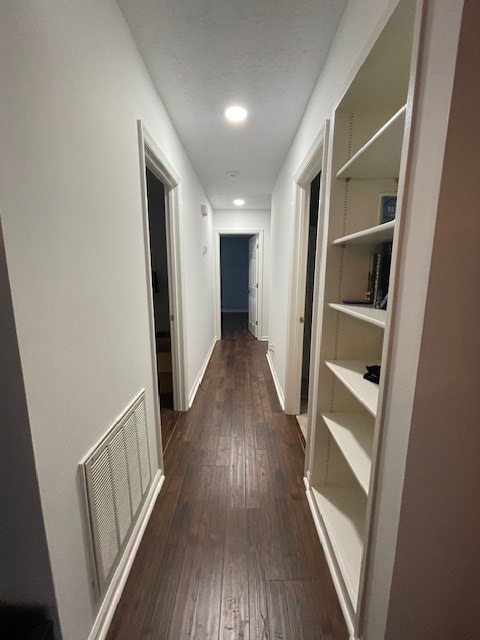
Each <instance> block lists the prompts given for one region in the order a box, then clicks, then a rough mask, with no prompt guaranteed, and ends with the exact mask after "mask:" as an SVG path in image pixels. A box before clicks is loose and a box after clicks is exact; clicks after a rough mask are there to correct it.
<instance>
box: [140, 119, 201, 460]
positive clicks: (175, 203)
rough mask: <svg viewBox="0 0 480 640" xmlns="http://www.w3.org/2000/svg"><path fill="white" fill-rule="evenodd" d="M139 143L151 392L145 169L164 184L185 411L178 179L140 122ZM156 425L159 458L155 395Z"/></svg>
mask: <svg viewBox="0 0 480 640" xmlns="http://www.w3.org/2000/svg"><path fill="white" fill-rule="evenodd" d="M137 129H138V141H139V151H140V186H141V196H142V212H143V238H144V251H145V271H146V280H147V291H148V292H149V296H148V320H149V328H150V354H151V367H152V379H153V383H154V389H155V391H157V389H158V374H157V354H156V344H155V316H154V310H153V295H152V293H151V292H152V273H151V262H150V260H151V258H150V232H149V226H148V198H147V180H146V169H147V167H148V169H149V170H150V171H152V173H153V174H154V175H155V176H156V177H157V178H158V179H159V180H160V181H161V182H162V183H163V185H164V187H165V221H166V231H167V234H166V235H167V264H168V290H169V306H170V315H171V316H173V321H172V320H171V322H170V327H171V335H172V364H173V366H172V377H173V397H174V406H175V408H176V409H177V410H178V411H186V410H187V409H188V398H187V395H188V394H187V388H186V371H187V366H186V345H185V335H186V333H185V326H184V322H185V316H184V308H185V304H184V292H183V286H182V283H183V279H182V263H181V250H180V244H181V242H180V238H181V235H180V225H179V208H180V206H179V205H180V178H179V177H178V175H177V174H176V172H175V170H174V169H173V167H172V166H171V165H170V163H169V162H168V160H167V158H166V157H165V155H164V153H163V152H162V150H161V149H160V147H159V146H158V145H157V144H156V142H155V141H154V139H153V137H152V136H151V135H150V133H149V132H148V130H147V129H146V128H145V126H144V124H143V123H142V121H141V120H138V121H137ZM153 395H154V398H153V401H154V410H155V422H156V428H157V440H158V443H159V455H160V456H161V453H162V435H161V422H160V400H159V397H158V392H156V393H154V394H153Z"/></svg>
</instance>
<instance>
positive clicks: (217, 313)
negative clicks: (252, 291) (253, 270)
mask: <svg viewBox="0 0 480 640" xmlns="http://www.w3.org/2000/svg"><path fill="white" fill-rule="evenodd" d="M214 233H215V237H214V239H215V242H214V245H215V260H214V262H215V295H214V304H215V308H214V317H215V339H216V340H221V339H222V295H221V282H220V236H257V238H258V254H257V273H258V291H257V322H258V325H257V340H260V338H259V337H258V336H263V229H235V230H232V229H215V232H214Z"/></svg>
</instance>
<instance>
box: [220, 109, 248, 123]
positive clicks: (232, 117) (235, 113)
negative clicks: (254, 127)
mask: <svg viewBox="0 0 480 640" xmlns="http://www.w3.org/2000/svg"><path fill="white" fill-rule="evenodd" d="M225 117H226V119H227V120H229V121H230V122H243V121H244V120H245V118H246V117H247V110H246V109H245V108H244V107H239V106H233V107H228V109H226V110H225Z"/></svg>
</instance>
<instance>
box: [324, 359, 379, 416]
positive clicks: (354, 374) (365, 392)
mask: <svg viewBox="0 0 480 640" xmlns="http://www.w3.org/2000/svg"><path fill="white" fill-rule="evenodd" d="M325 364H326V365H327V367H328V368H329V369H330V370H331V371H333V373H334V375H335V376H336V377H337V378H338V379H339V380H340V381H341V382H342V383H343V384H344V385H345V387H346V388H347V389H348V390H349V391H350V393H351V394H352V395H353V396H355V398H356V399H357V400H358V401H359V402H360V404H362V405H363V406H364V407H365V409H367V411H368V412H369V413H371V414H372V416H374V417H375V416H376V415H377V405H378V384H375V383H373V382H369V381H368V380H364V378H363V374H364V373H366V366H367V364H368V365H370V364H377V363H375V362H365V361H363V360H362V361H358V360H335V361H326V362H325Z"/></svg>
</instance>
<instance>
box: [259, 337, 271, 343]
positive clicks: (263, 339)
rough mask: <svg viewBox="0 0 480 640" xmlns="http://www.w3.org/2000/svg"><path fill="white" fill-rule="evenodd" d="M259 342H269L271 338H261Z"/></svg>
mask: <svg viewBox="0 0 480 640" xmlns="http://www.w3.org/2000/svg"><path fill="white" fill-rule="evenodd" d="M259 340H260V341H261V342H268V341H269V337H268V336H262V337H261V338H259Z"/></svg>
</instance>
